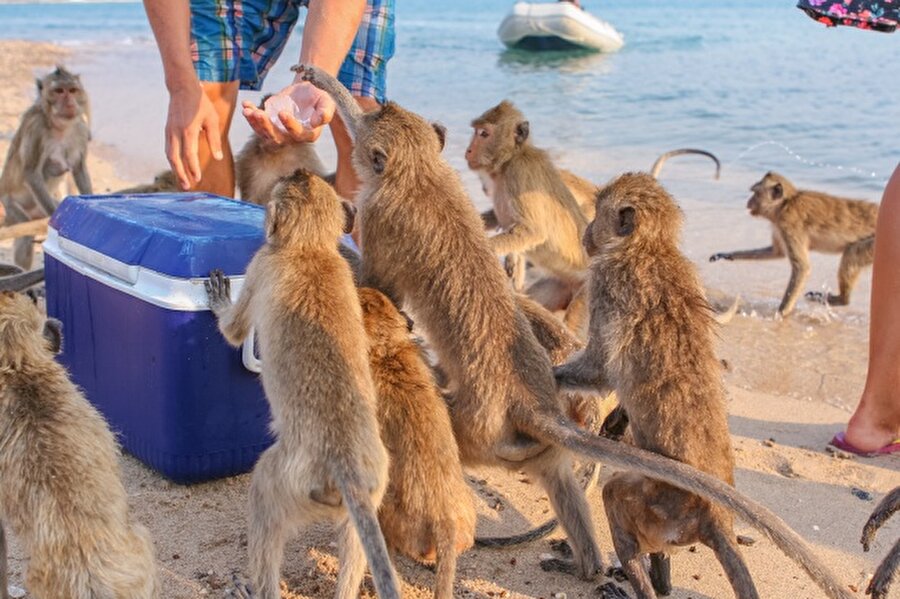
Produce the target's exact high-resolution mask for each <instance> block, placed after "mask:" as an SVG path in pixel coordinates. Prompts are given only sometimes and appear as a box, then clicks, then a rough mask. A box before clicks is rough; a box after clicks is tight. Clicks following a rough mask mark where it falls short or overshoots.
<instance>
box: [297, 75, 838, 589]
mask: <svg viewBox="0 0 900 599" xmlns="http://www.w3.org/2000/svg"><path fill="white" fill-rule="evenodd" d="M294 70H296V71H299V72H301V73H302V78H303V80H305V81H309V82H311V83H312V84H313V85H315V86H317V87H319V88H321V89H324V90H325V91H327V92H328V93H329V94H330V95H331V96H332V97H333V98H334V100H335V103H336V104H337V109H338V111H339V112H340V115H341V119H342V120H343V121H344V123H345V125H346V126H347V130H348V132H349V134H350V136H351V138H352V139H353V142H354V146H353V161H354V164H355V165H356V171H357V174H358V175H359V177H360V179H361V180H362V187H361V188H360V189H361V190H360V193H359V194H358V197H357V202H358V203H359V206H360V217H359V219H360V223H361V227H360V231H361V234H362V240H363V248H364V251H363V262H362V269H361V270H362V272H361V284H362V285H365V286H370V287H375V288H378V289H380V290H381V291H383V292H386V294H387V295H388V296H389V297H392V298H395V299H402V300H404V301H405V302H406V303H408V305H409V306H410V308H411V309H412V310H413V311H414V313H415V314H416V316H417V318H418V322H419V323H421V324H422V328H423V331H424V332H425V334H426V336H427V338H428V340H429V342H430V343H431V344H432V346H433V347H434V349H435V351H436V353H437V355H438V360H439V362H440V364H441V367H442V368H443V369H444V370H445V372H446V374H447V376H448V378H449V379H450V386H451V388H452V389H453V396H452V397H451V398H450V399H451V401H450V404H449V405H450V418H451V422H452V423H453V428H454V433H455V436H456V441H457V444H458V446H459V450H460V458H461V461H462V463H463V464H464V465H498V466H504V467H506V468H512V469H516V470H523V471H525V472H526V473H528V474H529V475H530V476H533V477H534V478H535V479H536V480H537V481H539V482H540V484H541V485H542V486H543V488H544V489H545V491H546V492H547V494H548V496H549V499H550V503H551V505H552V507H553V509H554V512H555V513H556V515H557V517H558V518H559V520H560V523H561V524H562V526H563V528H564V529H565V531H566V534H567V536H568V539H569V543H570V545H571V547H572V549H573V557H574V561H573V562H568V561H564V560H551V561H545V562H544V563H543V564H542V565H544V566H546V567H553V566H554V564H553V563H552V562H556V561H558V562H561V563H560V564H559V567H560V569H564V570H566V571H569V572H572V573H575V574H578V575H580V576H582V577H584V578H587V579H591V578H593V577H595V576H596V575H597V572H598V570H599V568H600V566H601V561H600V552H599V548H598V547H597V543H596V540H595V534H594V530H593V526H592V525H591V520H590V508H589V506H588V505H587V501H586V500H585V497H584V492H583V490H582V489H581V488H579V486H578V484H577V482H576V480H575V477H574V475H573V472H572V455H571V454H572V453H575V454H577V455H580V456H584V457H587V458H590V459H592V460H595V461H602V462H604V463H606V464H610V465H613V466H616V467H619V468H627V469H629V470H634V471H636V472H638V473H640V474H643V475H645V476H648V477H650V478H653V479H659V480H660V481H663V482H667V483H670V484H671V485H674V486H676V487H679V488H682V489H684V490H686V491H689V492H691V493H695V494H698V495H700V496H702V497H704V498H707V499H710V500H712V501H715V502H717V503H721V504H723V505H724V506H727V508H728V509H730V510H734V511H735V512H736V513H737V514H738V515H740V516H741V517H743V518H745V519H747V521H748V522H749V523H750V524H752V525H753V526H756V527H758V528H759V529H761V530H764V531H765V532H766V534H767V535H768V536H769V537H770V538H771V539H773V540H774V541H775V543H776V544H777V545H778V546H779V547H780V548H782V549H784V550H786V551H788V552H789V553H790V554H791V556H792V557H794V558H795V559H797V560H798V562H799V563H800V565H801V566H802V567H803V568H804V569H805V570H806V571H807V572H808V573H809V574H810V576H811V577H812V578H813V580H815V582H816V583H817V584H818V585H819V586H820V587H821V588H822V589H823V591H824V592H825V594H826V595H828V596H829V597H831V598H833V599H848V598H849V597H850V595H849V593H848V592H847V591H846V590H844V585H843V584H842V583H840V582H839V581H837V579H836V578H835V577H834V576H833V575H832V574H831V573H830V572H829V571H828V569H827V568H825V567H824V566H823V565H822V564H821V562H820V561H819V560H818V559H817V558H816V557H815V556H814V555H813V554H812V553H811V552H810V551H809V549H808V548H807V547H806V545H805V543H804V542H803V540H802V539H801V538H800V537H799V536H798V535H797V534H796V533H795V532H793V531H792V530H791V529H790V528H789V527H787V525H785V524H784V522H783V521H781V520H780V519H779V518H778V517H777V516H776V515H775V514H773V513H772V512H771V511H769V510H767V509H765V508H764V507H763V506H761V505H759V504H756V503H755V502H752V501H750V500H749V499H747V498H746V497H744V496H742V495H741V494H739V493H737V492H736V491H735V490H734V488H733V487H732V486H730V485H728V484H727V483H725V482H723V481H722V480H721V479H718V478H716V477H715V476H710V475H709V474H706V473H704V472H701V471H699V470H697V469H696V468H693V467H691V466H688V465H686V464H683V463H681V462H678V461H675V460H672V459H670V458H667V457H664V456H661V455H658V454H655V453H652V452H648V451H645V450H642V449H639V448H636V447H632V446H628V445H625V444H622V443H618V442H614V441H610V440H608V439H603V438H601V437H597V436H594V435H591V434H590V433H588V432H586V431H583V430H580V429H578V428H577V427H576V426H575V425H574V423H572V421H571V420H570V419H569V418H568V417H566V415H565V414H564V413H563V410H562V408H561V406H560V403H559V400H558V398H557V389H556V384H555V382H554V379H553V370H552V366H551V363H550V359H549V357H548V356H547V352H546V350H545V349H544V348H542V347H541V346H540V344H539V343H538V341H537V339H536V338H535V335H534V332H533V331H532V330H531V327H530V324H529V322H528V320H527V319H526V318H525V316H524V314H523V313H522V312H521V310H519V309H518V308H517V306H516V302H515V300H514V298H513V291H512V288H511V286H510V285H509V284H508V282H507V281H506V279H505V275H504V273H503V270H502V268H501V266H500V264H499V262H498V261H497V258H496V255H495V254H494V252H492V251H491V247H490V245H489V244H488V240H487V238H486V236H485V235H484V231H483V225H482V222H481V219H480V218H479V217H478V214H477V213H476V212H475V210H474V208H473V206H472V203H471V201H470V200H469V198H468V197H467V196H466V194H465V191H464V190H463V187H462V183H461V181H460V180H459V177H458V176H457V175H456V174H455V173H454V171H453V169H452V168H451V167H450V165H448V164H447V163H446V161H445V160H444V159H443V157H442V156H441V154H440V151H441V147H442V143H441V142H442V140H441V138H440V136H439V135H436V134H435V132H434V130H433V129H432V126H431V125H430V124H429V123H428V122H427V121H425V120H424V119H423V118H422V117H420V116H418V115H416V114H414V113H411V112H409V111H407V110H404V109H403V108H401V107H400V106H398V105H396V104H394V103H391V102H389V103H387V104H385V105H384V106H383V107H381V108H380V109H378V110H376V111H374V112H370V113H365V114H363V112H362V111H361V110H360V109H359V107H358V105H357V104H356V103H355V101H354V100H353V97H352V96H351V95H350V92H349V91H348V90H347V89H346V88H344V87H343V86H342V85H341V84H340V83H339V82H337V80H335V79H334V77H332V76H330V75H329V74H327V73H325V72H323V71H321V70H320V69H317V68H316V67H311V66H300V65H298V66H296V67H294Z"/></svg>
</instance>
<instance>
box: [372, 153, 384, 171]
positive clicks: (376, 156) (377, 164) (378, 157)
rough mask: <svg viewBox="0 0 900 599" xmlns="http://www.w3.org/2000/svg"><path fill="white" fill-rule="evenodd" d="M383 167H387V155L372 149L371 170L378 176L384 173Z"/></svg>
mask: <svg viewBox="0 0 900 599" xmlns="http://www.w3.org/2000/svg"><path fill="white" fill-rule="evenodd" d="M385 166H387V153H385V151H384V150H382V149H381V148H372V170H373V171H375V174H376V175H380V174H381V173H383V172H384V167H385Z"/></svg>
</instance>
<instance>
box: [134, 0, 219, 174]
mask: <svg viewBox="0 0 900 599" xmlns="http://www.w3.org/2000/svg"><path fill="white" fill-rule="evenodd" d="M144 10H145V11H146V12H147V19H148V20H149V21H150V27H151V28H152V29H153V35H154V37H155V38H156V43H157V46H159V54H160V57H161V58H162V63H163V70H164V72H165V78H166V88H167V89H168V90H169V113H168V117H167V118H166V157H167V158H168V160H169V164H170V165H171V166H172V171H173V172H174V173H175V175H176V176H177V177H178V181H179V183H180V184H181V186H182V187H183V188H184V189H188V188H190V186H191V185H192V184H194V183H196V182H198V181H199V180H200V176H201V173H200V160H199V158H198V156H197V145H198V140H199V137H200V131H203V132H204V133H205V134H206V139H207V141H208V143H209V147H210V150H211V151H212V155H213V157H214V158H215V159H216V160H221V159H222V140H221V138H220V136H219V117H218V115H217V114H216V111H215V108H214V107H213V105H212V102H210V101H209V98H207V97H206V95H205V94H204V93H203V90H202V89H201V87H200V81H199V80H198V79H197V73H196V72H195V71H194V65H193V63H192V61H191V13H190V8H189V5H188V2H187V1H186V0H144Z"/></svg>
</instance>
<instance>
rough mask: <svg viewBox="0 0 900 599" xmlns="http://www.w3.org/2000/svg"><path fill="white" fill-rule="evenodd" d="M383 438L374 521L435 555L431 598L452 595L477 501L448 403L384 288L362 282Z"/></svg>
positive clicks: (423, 554)
mask: <svg viewBox="0 0 900 599" xmlns="http://www.w3.org/2000/svg"><path fill="white" fill-rule="evenodd" d="M359 299H360V303H361V304H362V312H363V324H364V325H365V328H366V333H367V334H368V337H369V365H370V367H371V370H372V378H373V380H374V381H375V391H376V395H377V396H378V422H379V424H380V425H381V438H382V441H384V445H385V447H386V449H387V451H388V455H389V456H390V459H391V465H390V471H389V476H388V487H387V491H386V492H385V494H384V499H383V500H382V502H381V508H380V509H379V510H378V520H379V521H380V523H381V530H382V532H383V533H384V538H385V540H386V541H387V543H388V546H390V547H392V548H394V549H396V550H397V551H399V552H401V553H403V554H404V555H408V556H409V557H411V558H413V559H416V560H428V561H430V560H435V559H436V560H437V574H436V576H435V584H434V596H435V599H453V596H454V594H453V580H454V578H455V576H456V557H457V554H458V553H461V552H463V551H465V550H466V549H469V548H470V547H471V546H472V543H473V541H474V536H475V500H474V498H473V497H472V491H471V490H470V489H469V487H468V485H466V481H465V478H464V477H463V471H462V466H460V464H459V449H458V448H457V446H456V440H455V439H454V438H453V427H452V425H451V424H450V416H449V414H448V413H447V405H446V403H445V402H444V399H443V398H442V397H441V396H440V395H439V394H438V390H437V387H436V386H435V383H434V379H433V377H432V374H431V371H430V370H429V368H428V365H427V364H426V363H425V361H424V359H423V356H422V349H421V348H420V347H419V346H418V345H417V344H416V343H415V342H414V341H413V340H412V339H411V338H410V322H408V321H407V319H406V318H404V315H403V314H401V313H400V311H399V310H397V308H396V307H395V306H394V304H392V303H391V300H389V299H388V298H387V297H385V295H384V294H383V293H380V292H378V291H376V290H374V289H368V288H364V289H360V290H359Z"/></svg>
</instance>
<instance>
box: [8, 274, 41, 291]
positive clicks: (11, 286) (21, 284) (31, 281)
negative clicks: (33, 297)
mask: <svg viewBox="0 0 900 599" xmlns="http://www.w3.org/2000/svg"><path fill="white" fill-rule="evenodd" d="M43 280H44V269H43V268H38V269H37V270H30V271H28V272H21V273H17V274H14V275H9V276H8V277H0V291H22V290H24V289H27V288H28V287H31V286H32V285H37V284H38V283H40V282H41V281H43Z"/></svg>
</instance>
